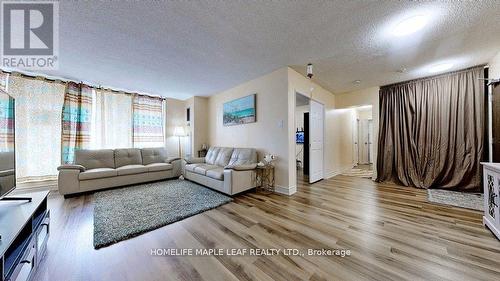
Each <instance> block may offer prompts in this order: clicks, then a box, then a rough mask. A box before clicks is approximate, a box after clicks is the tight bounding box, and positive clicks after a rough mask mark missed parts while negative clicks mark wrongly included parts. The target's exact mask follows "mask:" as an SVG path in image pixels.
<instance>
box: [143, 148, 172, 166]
mask: <svg viewBox="0 0 500 281" xmlns="http://www.w3.org/2000/svg"><path fill="white" fill-rule="evenodd" d="M141 156H142V164H143V165H149V164H152V163H165V161H166V159H167V158H168V156H167V150H166V149H165V148H163V147H152V148H141Z"/></svg>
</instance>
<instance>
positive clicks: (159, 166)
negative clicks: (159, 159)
mask: <svg viewBox="0 0 500 281" xmlns="http://www.w3.org/2000/svg"><path fill="white" fill-rule="evenodd" d="M146 168H148V172H158V171H168V170H172V168H173V166H172V164H169V163H151V164H148V165H146Z"/></svg>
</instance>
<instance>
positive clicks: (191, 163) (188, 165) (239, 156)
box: [184, 147, 257, 195]
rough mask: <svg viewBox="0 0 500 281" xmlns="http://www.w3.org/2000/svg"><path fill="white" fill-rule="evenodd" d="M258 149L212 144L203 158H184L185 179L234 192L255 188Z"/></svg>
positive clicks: (230, 193)
mask: <svg viewBox="0 0 500 281" xmlns="http://www.w3.org/2000/svg"><path fill="white" fill-rule="evenodd" d="M256 166H257V151H256V150H255V149H253V148H230V147H211V148H210V149H209V150H208V152H207V155H206V157H203V158H187V159H185V166H184V176H185V178H186V179H188V180H191V181H194V182H197V183H199V184H202V185H204V186H207V187H210V188H212V189H215V190H217V191H220V192H223V193H226V194H229V195H233V194H237V193H240V192H242V191H245V190H248V189H252V188H255V187H256V182H255V168H256Z"/></svg>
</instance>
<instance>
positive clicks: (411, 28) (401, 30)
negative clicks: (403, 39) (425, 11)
mask: <svg viewBox="0 0 500 281" xmlns="http://www.w3.org/2000/svg"><path fill="white" fill-rule="evenodd" d="M427 21H428V20H427V17H426V16H423V15H418V16H413V17H410V18H407V19H404V20H403V21H401V22H400V23H398V24H397V25H396V27H395V28H394V30H393V31H392V33H393V34H394V35H396V36H405V35H408V34H412V33H415V32H417V31H419V30H420V29H422V28H423V27H424V26H425V25H426V24H427Z"/></svg>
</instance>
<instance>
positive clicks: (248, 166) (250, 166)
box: [224, 163, 257, 171]
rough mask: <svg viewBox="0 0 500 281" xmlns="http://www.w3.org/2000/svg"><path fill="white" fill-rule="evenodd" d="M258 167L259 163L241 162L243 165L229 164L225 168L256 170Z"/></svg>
mask: <svg viewBox="0 0 500 281" xmlns="http://www.w3.org/2000/svg"><path fill="white" fill-rule="evenodd" d="M256 167H257V164H255V163H254V164H241V165H227V166H226V167H224V169H231V170H236V171H248V170H254V169H255V168H256Z"/></svg>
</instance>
